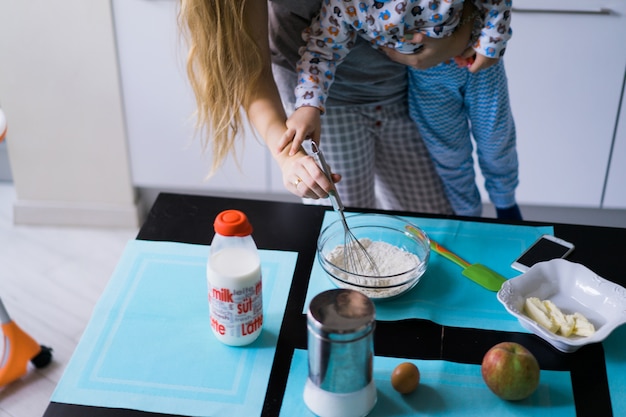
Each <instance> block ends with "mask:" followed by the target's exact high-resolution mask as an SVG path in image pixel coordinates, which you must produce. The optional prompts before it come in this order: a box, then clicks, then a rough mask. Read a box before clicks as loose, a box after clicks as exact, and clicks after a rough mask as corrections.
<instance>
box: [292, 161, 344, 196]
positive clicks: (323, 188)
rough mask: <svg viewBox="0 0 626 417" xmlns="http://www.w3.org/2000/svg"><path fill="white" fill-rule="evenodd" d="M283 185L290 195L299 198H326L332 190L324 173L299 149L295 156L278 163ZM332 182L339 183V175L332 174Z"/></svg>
mask: <svg viewBox="0 0 626 417" xmlns="http://www.w3.org/2000/svg"><path fill="white" fill-rule="evenodd" d="M280 169H281V170H282V173H283V184H284V185H285V188H286V189H287V190H288V191H290V192H291V193H292V194H295V195H296V196H298V197H301V198H313V199H318V198H326V197H328V193H329V191H331V190H332V189H333V188H334V185H333V183H331V182H330V181H329V180H328V178H327V177H326V175H325V174H324V171H322V170H321V168H320V167H319V166H318V165H317V163H316V162H315V159H313V157H312V156H310V155H307V154H306V152H304V150H302V149H300V151H298V152H297V153H296V154H295V155H293V156H288V157H286V158H285V159H284V160H283V161H282V163H280ZM332 179H333V182H339V181H340V180H341V175H339V174H332Z"/></svg>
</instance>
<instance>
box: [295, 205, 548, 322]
mask: <svg viewBox="0 0 626 417" xmlns="http://www.w3.org/2000/svg"><path fill="white" fill-rule="evenodd" d="M336 219H337V215H336V214H335V213H333V212H328V213H327V214H326V217H325V218H324V226H323V227H325V226H326V225H327V224H330V223H331V222H333V221H334V220H336ZM406 219H407V220H409V221H410V222H412V223H413V224H415V225H417V226H419V227H421V228H422V229H423V230H425V231H426V233H427V234H428V235H429V236H430V237H432V238H433V239H434V240H435V241H437V242H438V243H440V244H441V245H443V246H444V247H446V248H448V249H449V250H451V251H452V252H454V253H456V254H457V255H459V256H460V257H461V258H463V259H465V260H466V261H468V262H470V263H481V264H484V265H486V266H488V267H490V268H491V269H493V270H495V271H497V272H499V273H500V274H502V275H503V276H504V277H506V278H511V277H513V276H516V275H518V274H519V272H517V271H515V270H514V269H512V268H511V266H510V265H511V262H512V261H513V260H514V259H515V258H516V257H517V256H519V255H520V254H521V253H522V252H523V251H524V250H525V249H526V248H527V247H529V246H530V245H531V244H532V243H533V242H534V241H535V240H536V239H537V238H538V237H539V236H541V235H542V234H546V233H547V234H553V233H554V231H553V227H551V226H548V227H531V226H513V225H505V224H494V223H480V222H461V221H457V220H446V219H427V218H415V217H407V218H406ZM461 271H462V269H461V267H459V266H457V265H456V264H454V263H452V262H451V261H449V260H447V259H445V258H443V257H442V256H441V255H439V254H437V253H434V252H432V251H431V255H430V262H429V264H428V268H427V270H426V273H425V274H424V275H423V276H422V279H421V281H420V282H419V283H418V284H417V286H415V288H413V289H412V290H411V291H409V292H408V293H406V294H404V295H402V296H400V297H397V298H395V299H392V300H389V301H379V302H377V303H376V318H377V319H378V320H400V319H405V318H423V319H429V320H432V321H434V322H436V323H439V324H442V325H447V326H458V327H477V328H484V329H494V330H506V331H511V330H516V331H517V330H519V325H517V320H516V319H515V318H514V317H512V316H511V315H510V314H509V313H507V311H506V310H505V308H504V307H503V306H502V305H501V304H500V303H499V302H498V300H497V298H496V293H495V292H492V291H488V290H486V289H484V288H483V287H481V286H479V285H478V284H476V283H474V282H473V281H471V280H469V279H468V278H466V277H465V276H464V275H462V274H461ZM330 288H334V284H333V283H332V282H331V281H330V280H329V279H328V275H327V274H326V273H325V272H324V270H323V269H322V267H321V266H320V264H319V262H318V261H317V260H316V261H315V262H314V264H313V268H312V271H311V280H310V282H309V288H308V290H307V298H306V302H305V304H304V311H303V312H306V309H307V307H308V305H309V302H310V301H311V299H312V298H313V297H314V296H315V295H316V294H319V293H320V292H322V291H325V290H327V289H330ZM468 310H469V311H471V313H472V314H471V317H472V320H471V321H470V320H468V319H467V313H468Z"/></svg>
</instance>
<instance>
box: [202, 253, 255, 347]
mask: <svg viewBox="0 0 626 417" xmlns="http://www.w3.org/2000/svg"><path fill="white" fill-rule="evenodd" d="M207 279H208V283H209V307H210V312H211V313H210V315H211V317H210V320H211V328H212V329H213V333H214V334H215V335H216V337H217V338H218V339H219V340H221V341H222V342H224V343H226V344H228V345H235V346H241V345H246V344H248V343H252V342H253V341H254V340H255V339H256V338H257V337H258V335H259V333H260V332H261V328H262V327H263V296H262V281H261V265H260V262H259V258H258V255H257V254H256V253H254V252H250V251H247V250H244V249H240V248H227V249H224V250H221V251H220V252H218V253H217V254H214V255H212V256H211V258H210V260H209V264H208V267H207Z"/></svg>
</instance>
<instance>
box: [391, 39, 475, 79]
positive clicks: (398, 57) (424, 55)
mask: <svg viewBox="0 0 626 417" xmlns="http://www.w3.org/2000/svg"><path fill="white" fill-rule="evenodd" d="M408 35H409V34H407V35H405V36H408ZM407 41H408V42H411V43H419V44H422V49H420V50H419V51H418V52H416V53H414V54H403V53H401V52H398V51H396V50H395V49H392V48H388V47H381V48H380V49H381V50H382V51H383V52H384V53H385V55H387V56H388V57H389V59H391V60H393V61H395V62H398V63H400V64H404V65H407V66H409V67H412V68H415V69H421V70H423V69H428V68H431V67H434V66H436V65H439V64H441V63H442V62H444V61H447V60H449V59H451V58H452V57H454V56H457V55H460V54H462V53H463V52H464V51H465V50H466V49H467V48H466V47H467V43H468V41H469V35H468V36H467V38H463V37H462V36H461V34H460V33H458V32H454V33H452V34H451V35H450V36H446V37H445V38H439V39H436V38H431V37H428V36H426V35H425V34H423V33H414V34H412V37H411V39H407Z"/></svg>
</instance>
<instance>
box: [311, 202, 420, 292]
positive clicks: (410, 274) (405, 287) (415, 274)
mask: <svg viewBox="0 0 626 417" xmlns="http://www.w3.org/2000/svg"><path fill="white" fill-rule="evenodd" d="M346 221H347V223H348V226H349V228H350V231H351V232H352V233H353V234H354V236H355V237H356V239H358V240H359V241H361V242H362V243H363V244H364V245H365V246H366V247H368V253H369V254H370V256H372V257H373V258H374V260H375V263H376V265H377V269H378V271H377V272H378V274H377V273H376V272H373V271H371V272H369V273H368V272H361V273H358V272H354V271H352V270H351V268H350V267H349V263H348V262H346V261H345V259H344V258H343V254H344V251H343V245H344V244H345V239H346V237H345V230H344V227H343V224H342V222H341V220H337V221H335V222H333V223H331V224H330V225H329V226H327V227H326V228H324V229H323V230H322V232H321V234H320V236H319V238H318V240H317V258H318V261H319V262H320V265H321V266H322V268H323V269H324V271H326V273H327V274H328V276H329V278H330V280H331V281H332V282H333V283H334V284H335V285H336V286H337V287H340V288H350V289H353V290H357V291H360V292H361V293H363V294H365V295H367V296H368V297H370V298H371V299H374V300H376V299H386V298H392V297H397V296H399V295H401V294H404V293H405V292H407V291H409V290H410V289H411V288H413V287H414V286H415V285H416V284H417V283H418V282H419V281H420V279H421V277H422V275H424V272H426V267H427V266H428V260H429V257H430V240H429V239H428V236H427V235H426V233H425V232H424V231H423V230H422V229H420V228H419V227H418V226H416V225H414V224H412V223H410V222H408V221H406V220H404V219H402V218H400V217H397V216H393V215H387V214H372V213H362V214H355V215H348V216H346ZM368 245H369V246H368ZM370 269H371V268H370Z"/></svg>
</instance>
